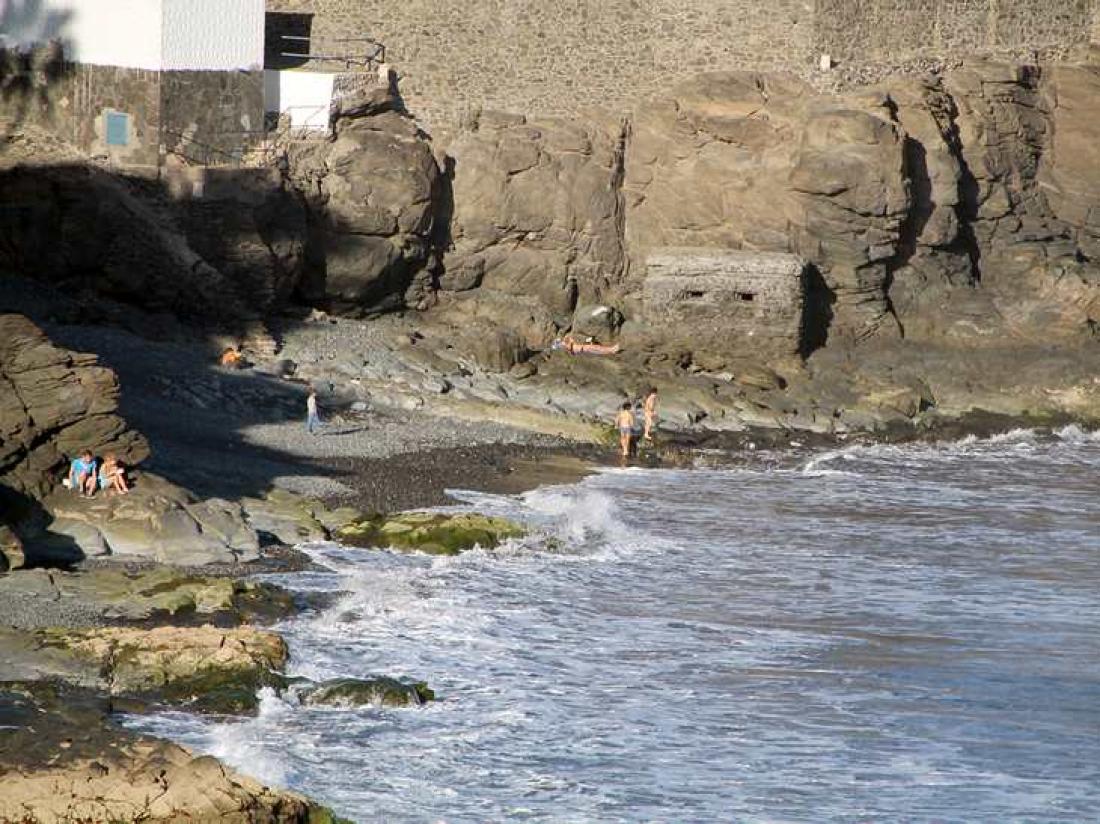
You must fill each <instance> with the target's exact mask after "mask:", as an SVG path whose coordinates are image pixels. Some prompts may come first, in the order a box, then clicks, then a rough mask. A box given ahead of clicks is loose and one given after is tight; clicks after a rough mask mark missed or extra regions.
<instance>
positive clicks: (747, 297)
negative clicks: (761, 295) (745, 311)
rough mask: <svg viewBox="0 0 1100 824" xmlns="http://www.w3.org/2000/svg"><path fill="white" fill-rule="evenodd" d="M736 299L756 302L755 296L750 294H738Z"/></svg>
mask: <svg viewBox="0 0 1100 824" xmlns="http://www.w3.org/2000/svg"><path fill="white" fill-rule="evenodd" d="M737 299H738V300H744V301H753V300H756V295H754V294H753V293H752V292H738V293H737Z"/></svg>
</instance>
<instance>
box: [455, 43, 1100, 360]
mask: <svg viewBox="0 0 1100 824" xmlns="http://www.w3.org/2000/svg"><path fill="white" fill-rule="evenodd" d="M1098 95H1100V68H1098V67H1095V66H1057V67H1052V68H1049V69H1044V70H1042V71H1039V70H1037V69H1028V68H1024V67H1017V66H1010V65H1006V64H993V63H974V64H968V65H966V66H964V67H962V68H960V69H957V70H953V71H949V72H946V73H945V74H943V75H939V76H930V77H927V78H899V79H894V80H891V81H889V82H887V83H886V84H884V85H883V86H882V87H879V88H874V89H870V88H869V89H862V90H855V91H852V92H849V93H846V94H844V95H841V96H837V95H826V94H820V93H817V92H815V91H814V90H813V89H811V88H810V87H808V86H806V85H805V84H804V83H802V82H801V81H799V80H797V79H794V78H791V77H786V76H782V75H765V74H757V73H751V72H734V73H718V74H707V75H701V76H699V77H696V78H694V79H692V80H689V81H687V82H684V83H681V84H679V85H677V86H675V87H672V88H670V89H668V90H667V91H666V92H664V93H662V94H659V95H657V96H655V97H653V98H651V99H649V100H645V101H642V102H640V103H639V104H638V106H637V107H636V109H635V110H634V112H633V113H632V115H631V117H630V119H629V122H628V123H627V124H626V126H625V127H623V128H621V129H619V128H617V127H616V128H610V129H609V128H607V127H606V125H602V124H600V123H599V122H598V121H591V122H580V121H564V120H557V121H545V122H538V123H534V122H527V121H525V120H524V119H523V118H521V117H515V116H512V117H509V116H504V115H491V116H490V115H486V116H483V117H482V118H481V120H480V121H479V122H477V123H475V124H474V126H473V127H472V128H469V129H467V130H466V131H464V132H462V133H461V134H459V136H458V137H456V138H455V140H454V142H453V143H452V144H451V145H450V146H449V147H448V149H447V151H448V153H449V155H450V158H451V162H452V164H453V165H452V167H451V174H452V182H453V186H452V188H453V204H451V207H450V208H451V209H452V210H453V218H452V222H451V237H450V245H449V247H448V251H447V254H446V255H445V256H444V271H443V273H442V274H441V275H440V278H439V284H440V287H441V289H442V290H443V291H442V293H441V294H442V295H443V298H444V299H443V300H441V301H440V305H439V308H438V309H437V310H435V312H436V316H437V317H440V318H442V319H444V320H447V321H449V322H452V323H455V324H457V325H459V326H461V325H463V324H473V325H475V326H476V327H477V328H481V327H480V326H477V325H478V324H486V325H487V324H489V323H494V322H495V323H496V324H498V325H499V324H503V325H505V326H507V327H509V328H511V329H513V330H515V331H517V332H518V333H519V334H520V335H521V337H527V338H528V339H529V345H530V346H531V347H532V348H539V346H538V345H539V343H540V340H541V342H542V343H543V344H544V343H545V339H546V338H547V337H549V336H550V335H552V334H554V333H555V331H556V330H558V329H561V328H566V327H568V326H571V325H572V326H574V328H577V327H578V323H577V320H578V319H577V317H576V316H575V315H574V313H573V312H572V311H571V310H572V309H573V308H575V307H576V300H575V298H574V294H579V295H580V297H581V299H582V300H581V302H582V303H588V302H601V303H606V304H608V305H610V306H612V307H615V308H616V309H621V310H622V312H623V314H624V315H625V319H626V325H625V326H624V327H623V330H624V332H626V331H628V330H629V331H631V332H632V333H637V331H638V325H637V323H635V322H636V321H639V320H640V319H641V318H642V308H643V306H642V302H643V297H644V283H645V278H646V272H647V260H648V259H649V257H650V255H651V254H654V253H655V252H659V250H660V249H662V248H665V247H692V248H697V249H698V248H702V249H712V250H717V251H719V252H729V251H739V252H744V253H751V252H766V253H784V254H794V255H796V256H798V257H800V258H801V259H803V260H804V261H806V263H807V268H806V274H805V307H804V324H803V331H804V336H805V340H804V342H803V343H804V345H803V347H802V349H803V350H804V352H810V351H813V350H814V349H817V348H819V347H821V346H822V345H825V344H826V343H832V344H834V345H835V344H842V345H844V344H854V343H858V342H860V341H862V340H865V339H867V338H876V339H878V340H883V339H894V338H897V337H899V336H901V335H904V336H905V337H908V338H911V339H914V340H921V341H929V342H938V343H946V344H948V345H958V344H963V343H964V342H965V345H966V346H971V345H973V344H975V343H976V344H979V345H982V346H986V345H989V344H991V343H994V342H996V343H997V344H998V345H1001V344H1003V343H1004V341H1005V340H1006V339H1007V340H1010V341H1015V343H1016V344H1017V345H1030V344H1032V343H1035V342H1037V341H1039V340H1040V339H1041V340H1043V341H1047V342H1053V341H1057V342H1059V343H1062V344H1067V345H1076V344H1077V343H1081V342H1084V341H1086V340H1089V339H1090V336H1092V335H1093V333H1094V332H1093V330H1094V329H1095V328H1096V323H1097V317H1100V307H1098V305H1097V294H1098V291H1097V290H1098V278H1097V266H1096V264H1095V263H1094V262H1093V260H1094V257H1095V254H1096V247H1097V237H1098V234H1100V230H1098V229H1097V226H1096V215H1097V214H1098V213H1100V180H1098V179H1097V175H1096V172H1095V168H1096V167H1097V165H1098V164H1097V163H1095V162H1093V161H1094V160H1095V157H1094V155H1095V152H1096V149H1095V147H1096V146H1097V145H1100V139H1098V138H1100V126H1098V125H1097V122H1096V120H1095V118H1092V117H1091V115H1090V114H1089V113H1090V112H1091V111H1092V109H1093V108H1094V106H1095V101H1096V100H1097V99H1100V98H1098ZM716 253H717V252H716ZM448 295H451V297H450V298H449V299H448ZM475 295H476V297H475ZM467 296H468V297H467ZM578 311H579V310H578ZM732 322H733V325H734V326H736V320H735V319H734V320H733V321H732ZM645 323H646V324H648V321H645ZM646 331H647V332H653V331H654V330H652V329H647V330H646ZM680 331H681V332H685V331H686V327H685V329H681V330H680ZM770 331H771V330H770V325H769V322H768V319H762V321H761V322H760V323H759V324H758V328H757V330H756V336H760V335H766V334H769V333H770ZM614 334H615V330H614V329H608V330H605V332H604V333H603V336H604V337H612V336H614ZM659 337H660V336H656V337H655V336H653V335H648V336H643V338H640V339H639V338H637V337H635V338H633V340H634V341H638V340H642V341H643V342H644V343H645V345H646V346H647V347H655V348H656V349H657V350H660V349H661V348H664V349H666V350H669V351H673V352H674V351H676V350H678V349H680V348H682V340H677V339H676V337H675V336H670V337H668V339H667V340H666V341H665V342H664V343H663V344H662V343H661V342H660V340H659V339H658V338H659ZM681 337H683V336H682V335H681ZM754 337H755V336H754ZM726 354H727V355H728V356H729V357H730V358H734V359H736V358H737V357H743V356H749V357H752V356H756V357H759V356H760V355H761V354H764V355H765V356H766V357H767V358H769V359H774V358H775V357H779V356H780V355H781V353H780V352H778V351H776V352H772V353H761V351H760V347H759V346H757V342H756V341H755V340H753V339H752V338H749V337H747V336H742V335H737V336H735V337H734V340H732V341H731V342H730V344H729V347H728V349H727V353H726Z"/></svg>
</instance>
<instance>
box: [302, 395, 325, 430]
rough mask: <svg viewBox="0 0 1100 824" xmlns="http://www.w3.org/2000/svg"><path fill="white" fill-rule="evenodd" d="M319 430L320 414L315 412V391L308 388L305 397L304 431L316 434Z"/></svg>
mask: <svg viewBox="0 0 1100 824" xmlns="http://www.w3.org/2000/svg"><path fill="white" fill-rule="evenodd" d="M320 431H321V416H320V415H318V414H317V392H316V390H314V389H310V390H309V395H308V396H307V397H306V432H308V433H309V434H310V435H316V434H317V433H318V432H320Z"/></svg>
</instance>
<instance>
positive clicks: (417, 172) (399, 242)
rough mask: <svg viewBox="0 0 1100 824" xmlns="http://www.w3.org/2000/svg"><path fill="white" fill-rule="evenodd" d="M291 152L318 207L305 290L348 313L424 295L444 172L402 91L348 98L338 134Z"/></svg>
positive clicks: (294, 174) (300, 180)
mask: <svg viewBox="0 0 1100 824" xmlns="http://www.w3.org/2000/svg"><path fill="white" fill-rule="evenodd" d="M287 160H288V174H289V177H290V179H291V180H292V181H293V182H294V184H295V185H296V186H297V188H298V190H299V191H301V192H302V193H303V195H304V196H305V198H306V202H307V203H308V205H309V208H310V220H311V226H312V235H311V242H312V243H313V245H314V250H313V254H312V256H311V258H310V260H311V266H310V268H309V271H308V273H307V276H306V279H305V282H304V283H303V285H302V289H301V291H302V294H303V296H304V297H305V298H306V299H307V300H309V301H310V302H313V303H315V304H323V305H325V306H328V307H331V308H332V309H334V310H336V311H340V312H344V313H347V314H362V313H369V312H379V311H385V310H388V309H397V308H402V307H404V306H406V305H411V306H416V305H418V304H421V303H422V302H423V300H424V298H425V296H426V294H427V291H428V289H429V287H430V285H431V283H430V279H431V278H430V273H429V267H430V263H431V258H432V237H433V232H434V231H435V220H436V219H437V211H438V207H439V202H440V186H441V176H440V171H439V167H438V166H437V164H436V162H435V159H434V157H433V156H432V152H431V146H430V144H429V142H428V140H427V139H426V136H425V135H424V134H423V133H421V132H420V131H419V130H418V129H417V127H416V124H415V122H414V121H413V120H412V118H411V117H410V116H409V115H408V114H407V113H405V111H404V109H403V107H402V104H401V99H400V97H399V96H398V95H397V94H396V91H395V90H393V89H388V88H385V87H379V88H376V89H372V90H369V91H367V92H363V93H360V94H358V95H356V96H354V97H350V98H347V99H344V100H342V101H341V106H340V108H338V109H337V111H336V112H335V114H334V117H333V135H332V139H331V140H329V141H325V142H316V141H313V142H309V143H301V144H299V145H295V146H292V147H291V148H290V150H289V152H288V157H287Z"/></svg>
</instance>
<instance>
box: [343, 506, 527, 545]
mask: <svg viewBox="0 0 1100 824" xmlns="http://www.w3.org/2000/svg"><path fill="white" fill-rule="evenodd" d="M336 534H337V537H339V539H340V540H341V541H343V542H345V543H347V544H350V545H352V546H359V547H375V548H379V549H386V548H393V549H401V550H416V551H419V552H425V553H427V554H429V555H458V554H459V553H460V552H464V551H466V550H469V549H473V548H474V547H481V548H482V549H496V547H498V546H500V544H501V543H503V542H504V541H507V540H509V539H513V538H522V537H524V536H526V535H527V529H526V528H524V527H523V526H521V525H519V524H517V523H514V522H512V521H509V520H507V519H505V518H494V517H489V516H486V515H478V514H477V513H470V512H463V513H457V514H447V513H442V512H403V513H399V514H397V515H374V516H371V517H368V518H364V519H362V520H359V521H355V522H354V523H352V524H349V525H347V526H345V527H343V528H342V529H340V530H339V531H338V532H337V533H336Z"/></svg>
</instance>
